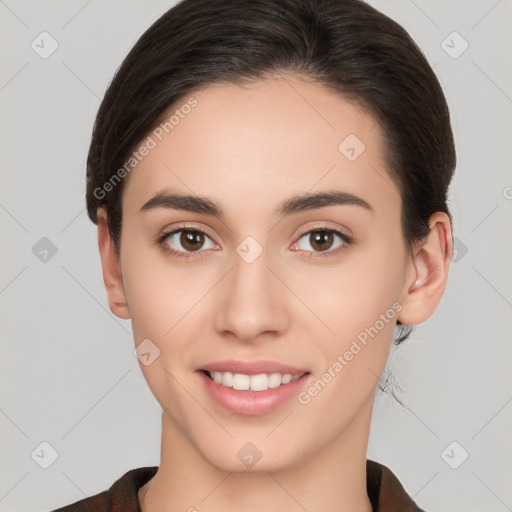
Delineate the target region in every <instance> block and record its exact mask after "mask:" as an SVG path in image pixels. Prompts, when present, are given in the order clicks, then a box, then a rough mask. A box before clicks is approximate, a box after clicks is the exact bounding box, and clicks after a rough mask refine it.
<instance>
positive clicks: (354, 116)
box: [59, 0, 455, 512]
mask: <svg viewBox="0 0 512 512" xmlns="http://www.w3.org/2000/svg"><path fill="white" fill-rule="evenodd" d="M454 167H455V150H454V143H453V136H452V131H451V127H450V118H449V112H448V108H447V105H446V101H445V98H444V95H443V92H442V90H441V87H440V85H439V82H438V81H437V79H436V77H435V75H434V73H433V71H432V69H431V68H430V66H429V65H428V63H427V61H426V59H425V58H424V56H423V54H422V53H421V51H420V50H419V49H418V48H417V46H416V45H415V43H414V42H413V41H412V40H411V39H410V37H409V36H408V34H407V33H406V31H405V30H404V29H403V28H402V27H400V26H399V25H398V24H397V23H395V22H394V21H392V20H391V19H389V18H387V17H386V16H384V15H383V14H381V13H379V12H378V11H376V10H375V9H374V8H372V7H370V6H369V5H367V4H365V3H363V2H362V1H360V0H322V1H319V0H279V1H277V0H250V1H249V0H240V1H237V2H232V1H228V0H216V1H215V2H211V1H208V0H184V1H183V2H181V3H179V4H178V5H176V6H175V7H173V8H172V9H170V10H169V11H168V12H167V13H165V14H164V15H163V16H162V17H161V18H160V19H159V20H157V21H156V22H155V23H154V24H153V25H152V26H151V27H150V28H149V29H148V30H147V31H146V33H145V34H144V35H143V36H142V37H141V38H140V39H139V41H138V42H137V43H136V45H135V46H134V48H133V49H132V50H131V52H130V53H129V55H128V56H127V57H126V59H125V60H124V62H123V64H122V66H121V67H120V69H119V70H118V72H117V74H116V76H115V78H114V79H113V81H112V83H111V84H110V86H109V89H108V91H107V93H106V95H105V98H104V100H103V102H102V104H101V107H100V109H99V112H98V115H97V119H96V123H95V128H94V134H93V138H92V143H91V147H90V152H89V158H88V167H87V207H88V212H89V216H90V218H91V220H92V221H93V222H95V223H97V225H98V242H99V250H100V254H101V261H102V267H103V276H104V282H105V286H106V291H107V295H108V300H109V305H110V308H111V310H112V312H113V313H114V314H116V315H117V316H118V317H120V318H124V319H131V322H132V326H133V333H134V339H135V345H136V352H137V356H138V358H139V361H140V363H141V364H140V366H141V369H142V372H143V374H144V377H145V379H146V381H147V383H148V385H149V387H150V389H151V391H152V392H153V394H154V396H155V397H156V399H157V400H158V402H159V403H160V405H161V406H162V410H163V414H162V448H161V462H160V466H159V467H146V468H138V469H134V470H132V471H130V472H128V473H126V474H125V475H123V476H122V477H121V478H120V479H119V480H117V481H116V482H115V483H114V484H113V485H112V486H111V488H110V489H109V490H108V491H104V492H103V493H101V494H98V495H96V496H93V497H89V498H86V499H84V500H81V501H79V502H77V503H75V504H73V505H69V506H67V507H63V508H61V509H59V510H60V511H67V512H71V511H76V512H78V511H85V510H95V511H99V510H112V511H113V510H123V511H125V512H128V511H135V510H141V511H143V512H158V511H163V510H166V511H169V510H189V511H193V510H199V511H217V510H222V511H224V512H226V511H230V510H233V511H234V510H237V511H238V510H244V511H253V510H258V511H260V510H265V511H273V510H287V511H295V510H297V511H298V510H307V511H308V512H313V511H316V510H331V511H340V512H341V511H351V512H353V511H356V510H357V511H365V512H369V511H379V512H383V511H391V510H394V511H398V510H399V511H402V512H403V511H409V510H411V511H413V510H416V511H417V510H421V509H420V508H419V507H418V505H417V504H415V503H414V502H413V500H412V499H411V498H410V497H409V496H408V494H407V493H406V491H405V490H404V488H403V487H402V485H401V484H400V482H399V480H398V478H397V477H396V476H395V475H394V474H393V473H392V472H391V471H390V470H389V469H388V468H386V466H383V465H381V464H378V463H376V462H374V461H371V460H367V459H366V450H367V445H368V436H369V429H370V422H371V413H372V408H373V402H374V397H375V392H376V389H377V387H378V381H379V378H380V376H381V374H382V372H383V370H384V368H385V365H386V360H387V357H388V354H389V350H390V347H391V344H392V343H393V340H394V341H395V343H401V342H403V340H405V339H406V337H407V335H408V333H409V332H410V326H413V325H417V324H419V323H421V322H424V321H425V320H427V319H428V318H430V316H431V315H432V314H433V313H434V311H435V309H436V308H437V306H438V304H439V301H440V300H441V297H442V295H443V292H444V290H445V286H446V282H447V275H448V269H449V264H450V260H451V255H452V252H453V245H452V234H451V218H450V214H449V211H448V207H447V203H446V199H447V189H448V186H449V183H450V180H451V178H452V174H453V171H454Z"/></svg>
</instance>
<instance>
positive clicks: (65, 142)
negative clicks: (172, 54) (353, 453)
mask: <svg viewBox="0 0 512 512" xmlns="http://www.w3.org/2000/svg"><path fill="white" fill-rule="evenodd" d="M371 3H372V5H374V6H375V7H377V8H379V9H380V10H382V11H383V12H385V13H386V14H388V15H390V16H391V17H392V18H394V19H396V20H397V21H398V22H399V23H401V24H402V25H403V26H404V27H405V28H406V29H407V30H408V31H409V33H410V34H411V35H412V37H413V38H414V39H415V40H416V41H417V42H418V44H419V46H420V47H421V48H422V49H423V51H424V52H425V54H426V56H427V58H428V59H429V61H430V63H431V64H432V66H434V69H435V71H436V73H437V75H438V76H439V79H440V81H441V83H442V85H443V87H444V90H445V93H446V96H447V99H448V102H449V104H450V108H451V113H452V116H453V128H454V131H455V137H456V143H457V149H458V166H457V171H456V177H455V181H454V183H453V186H452V189H451V200H450V205H451V210H452V213H453V215H454V218H455V236H456V239H457V254H456V258H455V261H454V263H453V265H452V268H451V274H450V278H449V284H448V288H447V291H446V294H445V296H444V298H443V300H442V302H441V305H440V307H439V309H438V311H437V312H436V314H435V315H434V317H433V318H432V319H431V320H429V321H428V322H426V323H424V324H422V325H421V326H419V327H417V328H416V331H415V334H413V336H412V339H411V340H409V341H408V342H407V343H406V344H405V345H404V346H403V347H402V348H400V349H399V350H397V351H396V352H394V353H392V355H391V357H390V368H391V369H392V371H393V375H394V376H395V378H396V379H397V386H398V387H397V389H398V392H399V397H400V398H401V399H402V400H403V401H404V402H405V404H407V406H408V407H407V408H402V407H400V405H398V404H397V403H396V402H395V401H394V400H393V399H392V398H390V397H389V396H388V395H379V398H378V400H377V402H376V406H375V414H374V419H373V424H372V432H371V439H370V445H369V452H368V455H369V457H370V458H373V459H375V460H378V461H380V462H382V463H384V464H386V465H387V466H388V467H390V468H391V469H392V470H393V471H394V472H395V473H396V474H397V476H398V477H399V479H400V480H401V482H402V483H403V485H404V487H405V488H406V490H407V491H408V492H409V493H410V494H411V495H412V496H414V499H415V500H416V502H417V503H418V504H419V505H420V506H421V507H423V508H425V509H426V510H428V511H431V512H442V511H451V512H453V511H464V512H471V511H481V512H492V511H496V512H499V511H505V510H512V487H511V485H510V482H511V476H512V457H511V448H512V436H511V432H512V428H511V427H512V403H511V402H512V386H511V381H510V374H511V371H510V369H511V363H512V349H511V343H510V342H511V337H510V332H511V327H512V315H511V308H512V287H511V281H512V271H511V266H510V253H511V252H512V251H511V249H512V247H511V245H512V243H511V236H510V233H512V229H511V228H512V216H511V210H512V199H511V198H512V175H511V173H510V164H511V152H510V146H511V141H512V133H511V132H512V130H511V123H510V119H511V112H512V77H511V62H512V60H511V53H512V40H511V39H512V35H511V34H512V30H511V28H512V23H511V21H512V16H511V15H512V2H511V1H510V0H500V1H497V0H482V1H473V2H468V1H463V0H457V1H453V0H452V1H442V0H436V1H426V0H414V1H413V0H386V1H377V0H374V1H372V2H371ZM172 5H173V2H170V1H163V0H151V1H142V0H130V1H127V0H122V1H121V0H108V1H101V2H100V1H99V0H89V1H85V0H72V1H70V0H66V1H64V0H60V1H53V2H48V1H34V0H32V1H27V0H25V1H20V0H0V38H1V46H0V51H1V59H2V66H1V71H0V102H1V107H0V108H1V112H0V118H1V123H0V126H1V136H0V141H1V157H2V159H1V171H2V187H1V189H0V220H1V228H2V245H1V248H2V250H1V261H0V269H1V273H0V304H1V315H2V317H1V326H2V346H1V350H2V357H1V361H0V364H1V368H0V379H1V401H0V429H1V450H2V452H1V457H0V459H1V462H2V463H1V481H0V510H1V511H32V510H34V511H35V510H48V509H51V508H54V507H57V506H63V505H65V504H68V503H71V502H72V501H75V500H78V499H81V498H83V497H85V496H87V495H91V494H94V493H97V492H100V491H102V490H104V489H106V488H108V487H109V486H110V485H111V484H112V483H113V482H114V481H115V480H116V479H117V478H119V477H120V476H121V475H122V474H123V473H124V472H126V471H128V470H129V469H132V468H136V467H140V466H148V465H158V463H159V447H160V409H159V406H158V404H157V402H156V400H155V399H154V398H153V396H152V395H151V393H150V391H149V389H148V388H147V385H146V383H145V381H144V379H143V377H142V374H141V371H140V368H139V363H138V361H137V360H136V359H135V357H134V355H133V340H132V336H131V326H130V323H129V321H124V320H120V319H118V318H116V317H115V316H113V315H112V313H111V312H110V311H109V309H108V305H107V300H106V294H105V290H104V286H103V281H102V276H101V267H100V259H99V254H98V249H97V242H96V228H95V226H94V225H93V224H92V223H91V222H90V220H89V219H88V217H87V214H86V212H85V200H84V194H85V188H84V184H85V178H84V176H85V159H86V153H87V149H88V145H89V142H90V134H91V128H92V124H93V120H94V116H95V114H96V111H97V108H98V106H99V103H100V99H101V97H102V95H103V93H104V91H105V89H106V86H107V84H108V82H109V80H110V79H111V77H112V75H113V73H114V71H115V70H116V69H117V67H118V66H119V64H120V63H121V60H122V58H123V57H124V56H125V55H126V53H127V52H128V51H129V49H130V48H131V46H132V45H133V44H134V43H135V41H136V40H137V38H138V37H139V36H140V35H141V34H142V32H143V31H144V30H145V29H146V28H147V27H148V26H149V25H150V24H151V23H152V22H153V21H154V20H156V19H157V18H158V17H159V16H160V15H161V14H163V12H164V11H166V10H167V9H168V8H169V7H170V6H172ZM43 31H47V32H49V33H50V34H51V36H52V37H53V38H54V39H55V40H56V41H57V43H58V45H59V46H58V49H57V50H56V51H55V52H54V53H53V54H52V55H50V56H49V57H48V58H46V59H43V58H42V57H41V56H40V54H39V53H36V51H35V50H34V49H32V47H31V43H32V41H35V43H34V44H39V48H38V51H39V52H41V51H42V50H43V49H42V48H41V47H42V46H43V44H44V50H45V51H48V49H50V48H51V46H50V43H51V41H50V40H49V39H45V40H44V43H41V37H39V34H40V33H41V32H43ZM454 31H457V32H458V33H459V34H460V35H461V36H462V38H463V39H461V38H460V37H458V36H457V35H453V34H452V33H453V32H454ZM44 37H47V36H44ZM443 41H445V42H444V43H443ZM464 41H467V43H468V44H469V47H468V48H467V50H466V51H465V52H463V53H462V54H460V55H458V54H459V53H460V51H461V50H462V49H463V48H464ZM454 57H457V58H454ZM43 237H46V238H47V239H49V240H50V241H51V243H49V241H48V240H46V239H44V240H42V241H41V239H42V238H43ZM34 247H35V249H34ZM52 248H53V252H54V251H55V250H56V251H57V252H56V253H55V254H53V252H52ZM45 249H46V250H48V251H49V252H48V253H44V250H45ZM45 254H46V256H45ZM45 257H46V259H45ZM507 262H508V263H507ZM400 387H401V389H403V392H400ZM454 441H455V442H456V443H457V444H456V445H452V446H450V447H449V445H450V443H452V442H454ZM42 442H46V443H49V444H50V445H51V447H53V449H54V450H55V451H56V452H57V454H58V456H57V458H56V459H55V460H54V461H53V460H52V449H51V448H50V447H48V446H47V445H42V446H41V443H42ZM447 447H448V449H446V448H447ZM41 450H42V451H41ZM465 451H466V452H467V453H468V454H469V457H468V458H467V460H465V461H464V462H463V463H462V464H461V461H462V460H463V455H464V453H465ZM43 454H44V455H43ZM448 462H449V463H450V464H451V465H452V466H458V467H457V469H453V468H452V467H451V466H450V465H449V464H448ZM50 463H51V464H50ZM48 464H50V465H49V467H48V468H47V469H44V468H43V467H41V465H48ZM459 464H460V465H459Z"/></svg>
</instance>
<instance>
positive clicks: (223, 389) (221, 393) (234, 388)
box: [197, 361, 311, 416]
mask: <svg viewBox="0 0 512 512" xmlns="http://www.w3.org/2000/svg"><path fill="white" fill-rule="evenodd" d="M197 374H198V375H199V376H200V378H201V380H202V382H203V385H204V387H205V389H206V392H207V395H209V397H210V398H211V399H212V400H213V401H214V402H216V404H217V405H220V406H221V407H222V408H223V409H226V410H228V411H230V412H233V413H236V414H243V415H252V416H255V415H261V414H267V413H270V412H272V411H273V410H275V409H277V408H278V407H280V406H282V405H283V404H285V403H286V402H287V401H289V400H290V399H291V398H292V397H293V396H296V395H297V393H298V392H299V391H300V390H301V389H302V388H303V387H304V386H305V385H306V383H307V382H308V381H309V379H310V377H311V372H310V371H308V370H306V369H299V368H296V367H294V366H289V365H284V364H281V363H276V362H272V361H258V362H241V361H223V362H218V363H212V364H209V365H206V366H204V367H202V368H199V369H198V370H197Z"/></svg>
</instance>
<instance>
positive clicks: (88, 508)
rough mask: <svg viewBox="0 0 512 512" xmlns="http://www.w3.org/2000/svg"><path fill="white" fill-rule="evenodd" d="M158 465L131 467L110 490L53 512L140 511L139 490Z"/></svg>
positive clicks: (153, 473)
mask: <svg viewBox="0 0 512 512" xmlns="http://www.w3.org/2000/svg"><path fill="white" fill-rule="evenodd" d="M157 469H158V466H148V467H142V468H136V469H131V470H130V471H128V472H127V473H125V474H124V475H123V476H121V477H120V478H119V479H118V480H116V481H115V482H114V483H113V484H112V485H111V486H110V488H109V489H108V490H106V491H103V492H100V493H98V494H95V495H94V496H89V497H88V498H84V499H82V500H80V501H76V502H75V503H71V504H70V505H66V506H64V507H61V508H58V509H55V510H53V511H52V512H140V507H139V499H138V490H139V488H140V487H142V486H143V485H144V484H145V483H146V482H147V481H149V480H150V479H151V478H152V477H153V476H154V475H155V473H156V471H157Z"/></svg>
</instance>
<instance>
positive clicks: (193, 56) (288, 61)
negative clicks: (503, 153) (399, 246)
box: [86, 0, 456, 345]
mask: <svg viewBox="0 0 512 512" xmlns="http://www.w3.org/2000/svg"><path fill="white" fill-rule="evenodd" d="M278 74H290V75H293V76H296V77H298V78H300V77H303V78H304V77H305V78H307V79H309V80H311V81H313V82H315V83H318V84H319V85H322V86H324V87H325V88H327V89H329V90H331V91H334V92H335V93H337V94H339V95H340V96H341V97H343V98H345V99H347V100H349V101H351V102H353V103H354V104H355V105H357V106H359V107H361V108H363V109H365V110H366V111H367V112H369V113H370V114H371V115H372V117H373V118H374V119H375V120H376V121H377V122H378V124H379V126H380V128H381V130H382V134H383V137H384V140H385V147H386V155H385V159H386V166H387V171H388V173H389V175H390V177H391V179H392V181H393V183H394V184H395V185H396V186H397V189H398V190H399V192H400V197H401V200H402V211H401V224H402V232H403V237H404V240H405V242H406V246H407V248H408V250H411V247H412V246H413V244H414V243H415V242H417V241H421V240H422V239H424V238H425V237H426V236H427V235H428V234H429V231H430V228H429V218H430V216H431V215H432V214H433V213H435V212H437V211H441V212H445V213H446V214H447V215H448V216H449V218H450V220H451V215H450V212H449V210H448V206H447V192H448V187H449V184H450V181H451V178H452V176H453V172H454V169H455V163H456V155H455V145H454V140H453V134H452V129H451V125H450V114H449V110H448V105H447V103H446V99H445V97H444V94H443V91H442V88H441V85H440V84H439V82H438V80H437V78H436V75H435V74H434V71H433V70H432V68H431V67H430V65H429V63H428V61H427V59H426V58H425V56H424V55H423V53H422V51H421V50H420V49H419V48H418V46H417V45H416V44H415V43H414V41H413V40H412V39H411V37H410V36H409V34H408V33H407V31H406V30H405V29H404V28H403V27H401V26H400V25H399V24H398V23H396V22H395V21H393V20H392V19H391V18H389V17H388V16H386V15H384V14H382V13H381V12H379V11H377V10H376V9H374V8H373V7H371V6H370V5H368V4H366V3H364V2H363V1H361V0H237V1H233V0H215V2H212V1H211V0H183V1H181V2H179V3H178V4H176V5H175V6H174V7H172V8H171V9H170V10H168V11H167V12H165V13H164V14H163V15H162V16H161V17H160V18H159V19H158V20H157V21H156V22H155V23H153V25H151V27H150V28H149V29H147V30H146V32H145V33H144V34H143V35H142V36H141V37H140V39H139V40H138V41H137V42H136V44H135V46H134V47H133V48H132V50H131V51H130V52H129V53H128V55H127V56H126V58H125V59H124V61H123V62H122V64H121V66H120V67H119V69H118V70H117V72H116V74H115V76H114V78H113V80H112V81H111V83H110V84H109V86H108V89H107V91H106V93H105V96H104V99H103V101H102V103H101V105H100V108H99V111H98V114H97V117H96V121H95V124H94V129H93V134H92V141H91V145H90V149H89V155H88V159H87V177H86V178H87V192H86V200H87V211H88V214H89V217H90V218H91V220H92V221H93V222H94V223H97V222H98V217H97V209H98V208H99V207H105V209H106V212H107V223H108V228H109V232H110V234H111V236H112V240H113V243H114V246H115V250H116V251H117V253H118V254H120V238H121V225H122V211H121V210H122V209H121V199H122V191H123V183H124V181H125V180H121V179H120V178H119V176H120V175H119V174H118V175H117V176H115V174H116V172H119V170H120V169H122V168H123V166H125V165H126V162H127V160H128V159H129V158H130V155H131V154H132V153H133V151H134V150H135V148H137V147H138V145H139V144H140V143H141V142H142V141H143V139H144V138H145V137H146V136H147V135H148V134H149V133H150V132H151V131H152V130H153V129H154V128H155V127H156V126H158V124H159V123H160V122H161V121H162V119H163V118H164V117H165V115H166V114H167V113H168V112H169V111H170V109H171V108H172V107H173V106H174V105H176V104H177V103H178V102H179V101H180V100H182V99H183V98H184V97H185V96H187V95H189V94H191V93H193V92H194V91H198V90H200V89H204V88H206V87H208V86H209V85H213V84H220V83H228V84H236V85H243V84H247V83H249V84H250V83H256V82H258V81H261V80H264V79H266V78H271V77H273V76H276V75H278ZM122 175H123V176H124V173H122ZM115 178H117V181H118V183H114V185H113V186H110V187H108V189H107V187H106V186H105V184H107V183H110V184H112V183H113V181H112V180H113V179H115ZM106 190H108V192H107V193H106V192H105V191H106ZM98 191H101V193H98ZM398 324H399V326H400V327H401V328H402V331H401V335H400V336H398V338H396V339H395V344H397V345H398V344H399V343H401V342H402V341H403V340H405V339H406V338H407V337H408V336H409V334H410V332H411V330H412V328H411V327H409V326H404V325H402V324H400V322H398Z"/></svg>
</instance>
